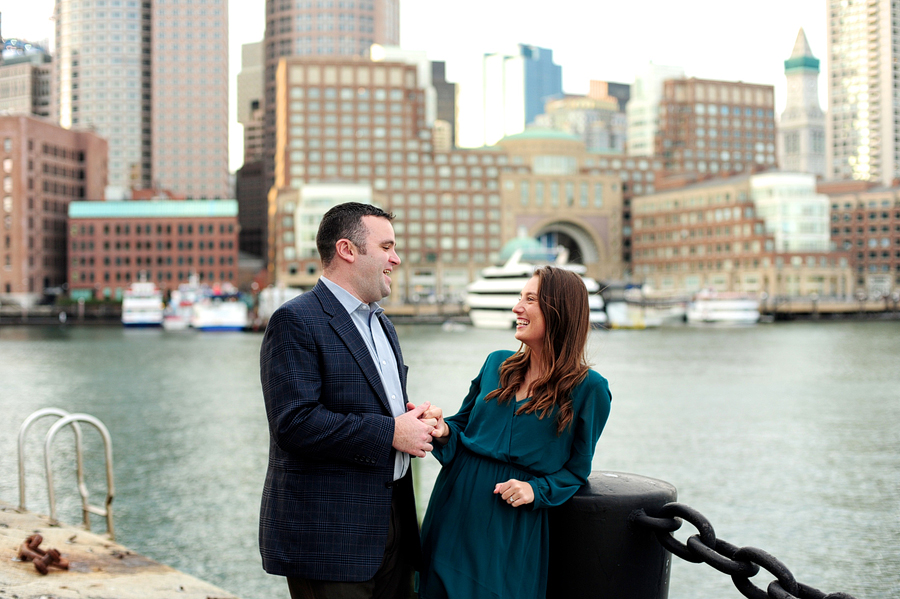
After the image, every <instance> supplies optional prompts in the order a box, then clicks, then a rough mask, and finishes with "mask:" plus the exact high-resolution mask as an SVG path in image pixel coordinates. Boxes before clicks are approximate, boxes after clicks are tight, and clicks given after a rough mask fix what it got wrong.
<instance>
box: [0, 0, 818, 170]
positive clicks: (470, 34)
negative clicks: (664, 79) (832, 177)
mask: <svg viewBox="0 0 900 599" xmlns="http://www.w3.org/2000/svg"><path fill="white" fill-rule="evenodd" d="M53 4H54V2H53V0H34V1H32V2H29V3H28V4H27V5H22V4H21V3H14V4H10V5H7V6H4V8H3V11H2V13H3V17H4V18H3V33H4V35H5V36H7V37H22V38H25V39H29V41H34V42H40V41H42V40H49V41H50V45H51V47H52V45H53V43H54V42H53V22H52V20H50V18H49V17H50V16H51V15H52V12H53ZM264 11H265V0H241V1H239V2H229V22H230V24H231V28H230V31H229V96H230V97H229V106H230V110H229V168H230V170H232V171H233V170H235V169H237V168H239V167H240V166H241V163H242V157H243V136H242V128H241V127H240V125H239V124H238V123H237V116H236V109H235V102H236V85H235V81H236V76H237V73H238V72H239V71H240V51H241V45H242V44H245V43H252V42H255V41H261V40H262V38H263V34H264V27H265V21H264ZM438 12H439V15H438V14H437V13H438ZM826 13H827V3H825V2H822V1H821V0H796V1H795V2H790V3H784V2H777V1H776V0H761V1H759V2H756V3H754V4H753V5H752V8H745V7H743V6H742V5H740V4H737V3H735V4H727V5H723V4H722V3H721V2H717V1H716V0H689V1H687V2H684V3H680V4H678V3H677V4H672V3H669V2H663V1H661V0H653V1H652V2H644V3H641V4H631V5H628V4H625V3H620V4H612V5H599V4H598V5H592V6H585V5H584V4H583V3H576V2H575V1H574V0H560V1H559V2H556V3H554V4H553V7H552V14H550V15H549V17H550V19H548V18H547V17H548V9H547V7H546V5H545V3H542V2H541V3H539V2H537V1H535V0H522V1H519V2H515V3H513V2H493V3H477V2H475V0H460V1H459V2H457V3H455V4H454V5H453V7H452V10H447V9H441V10H440V11H435V10H434V4H433V3H430V2H426V1H425V0H402V1H401V4H400V40H401V46H402V47H404V48H406V49H411V50H424V51H426V52H427V54H428V57H429V59H431V60H438V61H444V62H446V64H447V79H448V80H450V81H453V82H455V83H458V84H460V141H461V144H462V145H463V146H466V145H469V140H471V139H472V138H473V137H474V138H476V139H477V137H478V133H479V132H480V131H481V130H482V128H483V123H482V122H481V118H480V116H481V115H480V109H479V107H480V100H481V92H480V78H481V61H482V56H483V55H484V54H485V53H491V52H503V51H509V50H510V49H513V48H515V47H516V44H518V43H526V44H534V45H538V46H542V47H546V48H549V49H551V50H553V53H554V62H556V64H559V65H560V66H561V67H562V73H563V89H564V91H565V92H566V93H568V94H585V93H587V90H588V85H589V82H590V80H591V79H598V80H607V81H615V82H620V83H632V82H633V81H634V77H635V75H636V74H637V73H638V71H639V70H640V69H641V68H642V67H643V66H645V65H646V64H647V63H648V62H650V61H652V62H654V63H656V64H662V65H675V66H681V67H683V68H684V70H685V74H686V76H687V77H697V78H703V79H721V80H730V81H743V82H746V83H757V84H768V85H773V86H774V87H775V108H776V114H778V115H780V113H781V111H782V110H784V106H785V92H786V83H785V77H784V60H786V59H787V58H788V57H789V56H790V53H791V48H792V46H793V43H794V40H795V38H796V36H797V31H798V30H799V29H800V28H801V27H802V28H803V29H804V31H805V32H806V35H807V38H808V40H809V44H810V47H811V48H812V52H813V54H814V55H815V56H816V57H817V58H819V60H820V61H821V72H822V73H827V68H828V56H827V55H826V45H825V44H826V31H827V14H826ZM43 15H46V18H44V16H43ZM476 15H480V17H481V18H473V16H476ZM560 15H562V16H560ZM647 15H652V17H653V18H652V19H650V20H641V19H646V16H647ZM438 16H439V19H438V18H437V17H438ZM548 20H549V21H550V22H552V23H554V26H551V27H548V26H547V22H548ZM436 22H439V23H440V27H439V28H435V27H434V26H433V24H434V23H436ZM503 22H505V23H508V25H507V26H506V27H504V28H503V29H502V30H498V28H497V27H496V23H503ZM610 23H615V24H616V25H610ZM622 24H625V25H624V26H622ZM606 56H611V57H613V58H612V59H606V58H604V57H606ZM820 76H821V75H820ZM819 94H820V100H821V105H822V108H823V110H827V98H826V97H825V96H826V86H825V84H824V82H822V83H820V86H819ZM472 132H474V134H473V133H472Z"/></svg>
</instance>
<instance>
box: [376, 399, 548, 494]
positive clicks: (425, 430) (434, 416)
mask: <svg viewBox="0 0 900 599" xmlns="http://www.w3.org/2000/svg"><path fill="white" fill-rule="evenodd" d="M395 422H396V424H395V426H394V443H393V446H394V449H397V450H398V451H405V452H406V453H408V454H410V455H414V456H417V457H420V458H424V457H425V452H428V451H431V450H432V449H433V446H432V445H431V442H432V440H433V439H435V438H440V437H446V436H447V435H449V434H450V427H449V426H447V423H446V422H444V413H443V410H441V408H439V407H437V406H433V405H431V404H430V403H429V402H427V401H426V402H424V403H422V404H421V405H419V406H416V405H415V404H414V403H411V402H410V403H407V404H406V413H405V414H403V415H402V416H397V417H396V418H395ZM494 494H495V495H497V494H499V495H500V498H501V499H503V501H505V502H506V503H508V504H509V505H510V506H511V507H519V506H521V505H525V504H528V503H532V502H533V501H534V488H533V487H532V486H531V485H530V484H529V483H527V482H524V481H521V480H516V479H514V478H511V479H509V480H508V481H506V482H503V483H497V484H496V485H495V486H494Z"/></svg>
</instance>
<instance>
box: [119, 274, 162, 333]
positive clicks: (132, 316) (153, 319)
mask: <svg viewBox="0 0 900 599" xmlns="http://www.w3.org/2000/svg"><path fill="white" fill-rule="evenodd" d="M162 323H163V299H162V291H160V290H159V288H158V287H157V286H156V284H155V283H154V282H153V281H146V280H143V279H142V280H140V281H135V282H133V283H132V284H131V285H130V286H129V287H128V289H126V290H125V294H124V295H123V297H122V324H123V325H124V326H126V327H130V328H131V327H133V328H137V327H160V326H162Z"/></svg>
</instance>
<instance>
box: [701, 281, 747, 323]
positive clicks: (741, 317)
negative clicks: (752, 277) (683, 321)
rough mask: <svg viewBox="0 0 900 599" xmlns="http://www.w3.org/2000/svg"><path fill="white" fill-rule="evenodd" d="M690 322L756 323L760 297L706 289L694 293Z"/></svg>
mask: <svg viewBox="0 0 900 599" xmlns="http://www.w3.org/2000/svg"><path fill="white" fill-rule="evenodd" d="M687 321H688V323H707V324H756V323H758V322H759V299H758V298H756V297H754V296H752V295H750V294H747V293H738V292H728V291H715V290H713V289H704V290H702V291H700V292H698V293H697V294H696V295H694V297H693V299H692V300H691V302H690V303H689V304H688V307H687Z"/></svg>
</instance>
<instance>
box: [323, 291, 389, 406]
mask: <svg viewBox="0 0 900 599" xmlns="http://www.w3.org/2000/svg"><path fill="white" fill-rule="evenodd" d="M312 293H315V295H316V297H318V298H319V301H320V302H321V303H322V309H323V310H324V311H325V313H326V314H327V315H329V316H330V317H331V319H330V320H329V324H330V325H331V328H332V329H334V332H335V333H336V334H337V336H338V337H339V338H340V339H341V341H343V343H344V345H346V346H347V350H348V351H349V352H350V355H352V356H353V358H354V359H355V360H356V363H357V364H358V365H359V367H360V369H361V370H362V371H363V374H365V375H366V380H368V381H369V385H370V386H371V387H372V390H373V391H374V392H375V394H376V395H377V396H378V400H379V401H380V402H381V405H382V406H383V407H384V409H385V411H386V412H387V413H388V414H392V411H391V406H390V404H389V403H388V398H387V394H386V393H385V390H384V384H383V383H382V382H381V375H379V374H378V369H377V368H376V367H375V361H374V360H373V358H372V355H371V354H370V353H369V348H368V347H366V342H365V341H363V338H362V335H360V334H359V329H357V328H356V324H355V323H354V322H353V319H352V318H350V315H349V314H347V310H345V309H344V306H342V305H341V303H340V302H339V301H337V298H336V297H334V294H333V293H331V291H330V290H329V289H328V287H326V286H325V284H324V283H322V282H321V281H320V282H319V283H317V284H316V286H315V287H314V288H313V290H312ZM391 343H392V345H393V339H392V340H391ZM395 353H396V349H395Z"/></svg>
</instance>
